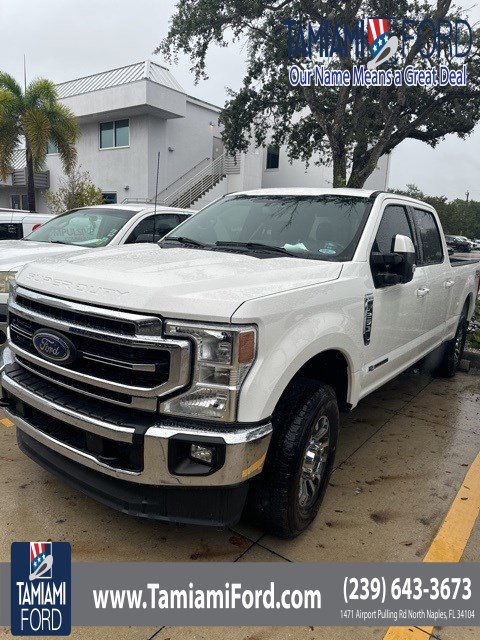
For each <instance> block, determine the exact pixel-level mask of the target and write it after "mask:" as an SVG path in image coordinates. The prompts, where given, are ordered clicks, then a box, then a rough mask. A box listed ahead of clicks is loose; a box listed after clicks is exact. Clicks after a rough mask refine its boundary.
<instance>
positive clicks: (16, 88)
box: [0, 71, 23, 98]
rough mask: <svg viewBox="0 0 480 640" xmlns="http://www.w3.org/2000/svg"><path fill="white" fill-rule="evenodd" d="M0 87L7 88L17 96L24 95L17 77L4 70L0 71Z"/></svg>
mask: <svg viewBox="0 0 480 640" xmlns="http://www.w3.org/2000/svg"><path fill="white" fill-rule="evenodd" d="M0 87H1V88H2V89H7V90H8V91H10V92H11V93H13V95H14V96H16V97H17V98H22V96H23V93H22V89H21V87H20V85H19V84H18V82H17V81H16V80H15V78H14V77H13V76H11V75H10V74H9V73H5V72H4V71H1V72H0Z"/></svg>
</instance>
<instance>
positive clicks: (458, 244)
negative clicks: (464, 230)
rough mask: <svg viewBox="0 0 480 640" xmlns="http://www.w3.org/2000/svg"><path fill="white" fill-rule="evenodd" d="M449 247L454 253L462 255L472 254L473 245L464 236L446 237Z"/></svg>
mask: <svg viewBox="0 0 480 640" xmlns="http://www.w3.org/2000/svg"><path fill="white" fill-rule="evenodd" d="M445 240H446V242H447V246H449V247H451V248H452V249H453V250H454V251H459V252H461V253H470V251H471V250H472V245H471V243H470V241H469V240H468V239H467V238H464V237H462V236H445Z"/></svg>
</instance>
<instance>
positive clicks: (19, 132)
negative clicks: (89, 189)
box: [0, 72, 79, 211]
mask: <svg viewBox="0 0 480 640" xmlns="http://www.w3.org/2000/svg"><path fill="white" fill-rule="evenodd" d="M78 133H79V128H78V124H77V120H76V118H75V116H74V114H73V113H72V112H71V111H70V109H68V108H67V107H65V106H64V105H63V104H60V103H59V102H58V96H57V91H56V89H55V85H54V84H53V83H52V82H50V81H49V80H45V79H43V78H39V79H37V80H33V82H31V83H30V84H29V86H28V87H26V89H25V91H22V89H21V87H20V85H19V84H18V82H17V81H16V80H15V79H14V78H13V77H12V76H11V75H9V74H8V73H2V72H0V178H1V179H2V180H6V179H7V176H8V174H9V173H10V172H11V171H12V163H13V155H14V153H15V151H16V149H18V148H19V147H20V146H21V145H22V143H23V141H25V146H26V162H27V189H28V207H29V209H30V211H35V185H34V172H35V171H41V170H42V168H43V166H44V163H45V158H46V155H47V147H48V142H49V141H51V142H52V143H53V144H54V145H55V146H56V147H57V149H58V153H59V155H60V158H61V160H62V164H63V168H64V170H65V172H66V173H69V172H70V171H71V170H72V169H73V167H74V166H75V162H76V159H77V150H76V147H75V142H76V140H77V137H78Z"/></svg>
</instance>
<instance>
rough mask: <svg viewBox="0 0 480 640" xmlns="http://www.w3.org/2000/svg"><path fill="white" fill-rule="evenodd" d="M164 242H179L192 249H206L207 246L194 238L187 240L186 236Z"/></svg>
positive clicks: (164, 240) (165, 239)
mask: <svg viewBox="0 0 480 640" xmlns="http://www.w3.org/2000/svg"><path fill="white" fill-rule="evenodd" d="M161 242H162V244H163V243H164V242H179V243H181V244H187V245H190V246H192V247H202V248H203V247H206V246H207V245H206V244H204V243H203V242H199V241H198V240H194V239H193V238H186V237H185V236H174V237H172V238H164V239H163V240H162V241H161Z"/></svg>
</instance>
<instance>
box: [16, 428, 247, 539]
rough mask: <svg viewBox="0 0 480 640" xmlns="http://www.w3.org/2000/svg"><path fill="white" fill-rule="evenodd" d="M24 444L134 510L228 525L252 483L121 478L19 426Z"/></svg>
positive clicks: (95, 494) (64, 476)
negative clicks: (168, 483)
mask: <svg viewBox="0 0 480 640" xmlns="http://www.w3.org/2000/svg"><path fill="white" fill-rule="evenodd" d="M17 440H18V445H19V447H20V449H21V450H22V451H23V452H24V453H25V454H26V455H28V456H29V457H30V458H32V460H34V461H35V462H37V463H38V464H39V465H40V466H42V467H43V468H44V469H47V471H50V472H51V473H53V474H54V475H56V476H57V477H59V478H60V479H61V480H64V481H66V482H67V483H68V484H70V485H72V486H73V487H75V488H76V489H79V490H80V491H82V492H83V493H85V494H86V495H88V496H90V497H91V498H94V499H95V500H98V501H99V502H101V503H103V504H105V505H107V506H109V507H112V508H114V509H117V510H119V511H122V512H123V513H126V514H128V515H133V516H140V517H143V518H149V519H154V520H160V521H162V522H182V523H186V524H199V525H209V526H217V527H227V526H229V525H232V524H235V523H236V522H238V520H239V519H240V516H241V514H242V511H243V506H244V504H245V499H246V496H247V490H248V483H246V482H244V483H243V484H240V485H237V486H234V487H171V486H170V487H165V486H163V487H161V486H152V485H141V484H137V483H135V482H128V481H126V480H117V479H114V478H111V477H109V476H106V475H104V474H103V473H99V472H98V471H92V470H91V469H88V468H87V467H85V466H84V465H82V464H78V463H76V462H73V461H72V460H69V459H68V458H66V457H64V456H63V455H60V454H58V453H56V452H55V451H53V450H52V449H50V448H49V447H46V446H44V445H42V444H41V443H40V442H38V440H35V439H34V438H31V437H30V436H28V435H27V434H26V433H25V432H24V431H22V430H21V429H18V430H17Z"/></svg>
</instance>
